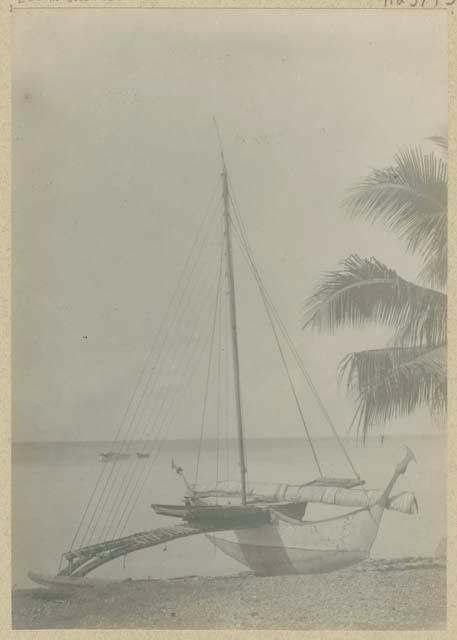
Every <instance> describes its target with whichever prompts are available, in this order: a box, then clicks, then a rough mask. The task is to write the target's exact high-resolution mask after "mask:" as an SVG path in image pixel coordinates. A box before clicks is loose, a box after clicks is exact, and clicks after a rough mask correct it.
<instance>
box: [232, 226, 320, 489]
mask: <svg viewBox="0 0 457 640" xmlns="http://www.w3.org/2000/svg"><path fill="white" fill-rule="evenodd" d="M234 228H235V237H236V238H237V240H238V242H239V246H240V248H242V246H241V243H242V239H241V236H239V231H238V229H236V227H235V226H234ZM245 257H247V258H248V256H247V254H245ZM253 275H254V278H255V274H253ZM259 291H260V295H261V298H262V301H263V304H264V307H265V311H266V312H267V316H268V320H269V322H270V326H271V329H272V332H273V336H274V338H275V341H276V346H277V347H278V351H279V354H280V356H281V360H282V363H283V366H284V370H285V372H286V375H287V378H288V380H289V385H290V389H291V391H292V394H293V397H294V400H295V404H296V406H297V411H298V413H299V416H300V418H301V421H302V424H303V427H304V429H305V433H306V437H307V440H308V443H309V446H310V447H311V451H312V454H313V458H314V462H315V464H316V467H317V469H318V471H319V474H320V476H321V478H322V477H323V473H322V468H321V465H320V464H319V459H318V457H317V453H316V449H315V447H314V444H313V440H312V438H311V434H310V432H309V429H308V425H307V423H306V420H305V416H304V415H303V410H302V408H301V405H300V401H299V399H298V395H297V391H296V389H295V385H294V382H293V380H292V376H291V375H290V371H289V367H288V364H287V360H286V358H285V356H284V352H283V349H282V346H281V342H280V340H279V336H278V333H277V330H276V327H275V323H274V321H273V317H272V314H271V311H270V309H269V306H268V304H267V301H266V298H265V295H264V293H263V291H262V289H261V288H260V287H259Z"/></svg>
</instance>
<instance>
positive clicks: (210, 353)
mask: <svg viewBox="0 0 457 640" xmlns="http://www.w3.org/2000/svg"><path fill="white" fill-rule="evenodd" d="M223 255H224V252H223V250H222V249H221V258H220V263H219V271H218V277H217V290H216V300H215V303H214V317H213V324H212V329H211V341H210V348H209V354H208V371H207V375H206V383H205V394H204V399H203V412H202V421H201V428H200V439H199V443H198V454H197V464H196V467H195V480H194V484H197V480H198V469H199V466H200V455H201V449H202V441H203V430H204V426H205V419H206V407H207V401H208V389H209V380H210V375H211V363H212V359H213V346H214V334H215V330H216V320H217V312H218V310H219V299H220V293H221V275H222V258H223Z"/></svg>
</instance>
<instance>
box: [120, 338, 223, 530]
mask: <svg viewBox="0 0 457 640" xmlns="http://www.w3.org/2000/svg"><path fill="white" fill-rule="evenodd" d="M209 340H210V336H209V335H208V336H207V338H206V339H205V340H203V344H202V348H201V349H200V350H199V351H198V353H197V361H198V360H199V359H200V358H201V357H202V355H203V353H204V350H205V347H206V344H208V343H209ZM190 364H192V361H189V365H190ZM185 373H187V371H186V372H184V373H183V375H182V376H181V381H180V383H179V384H180V385H181V384H182V381H183V379H184V374H185ZM177 395H178V394H177ZM180 398H182V394H180V395H178V400H179V399H180ZM171 424H172V421H170V422H169V423H168V425H167V427H166V429H165V435H167V434H168V432H169V430H170V427H171ZM162 429H163V424H162V425H161V427H160V431H159V435H161V433H162ZM164 441H165V440H164V437H162V438H161V439H160V440H159V442H158V446H157V449H156V452H155V456H154V458H153V459H152V464H150V465H149V466H148V467H147V468H146V474H145V475H143V480H142V483H141V486H140V487H139V491H137V490H136V489H137V488H138V485H137V486H136V487H135V489H134V491H133V494H132V495H135V493H136V497H135V499H134V501H133V502H132V504H131V507H130V511H129V513H128V515H127V519H126V520H125V522H124V524H123V526H122V529H121V532H120V534H121V535H122V534H123V533H124V531H125V528H126V527H127V524H128V522H129V520H130V517H131V515H132V513H133V511H134V509H135V507H136V505H137V503H138V500H139V498H140V495H141V494H142V492H143V489H144V486H145V484H146V482H147V480H148V478H149V476H150V474H151V471H152V469H153V464H154V462H155V461H156V460H157V458H158V456H159V454H160V452H161V450H162V446H163V443H164Z"/></svg>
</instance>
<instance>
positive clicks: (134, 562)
mask: <svg viewBox="0 0 457 640" xmlns="http://www.w3.org/2000/svg"><path fill="white" fill-rule="evenodd" d="M229 444H230V446H229V448H228V451H224V452H222V451H218V445H217V443H216V442H214V441H207V442H206V441H204V442H203V443H201V444H199V443H198V442H197V441H189V440H174V441H168V442H164V443H162V446H161V450H160V455H158V456H157V457H156V456H155V449H153V450H152V455H151V457H150V458H145V459H137V458H136V456H135V455H134V453H135V451H142V450H146V449H148V443H133V445H132V444H131V445H130V450H131V452H132V454H133V455H132V457H131V458H130V459H128V460H122V461H118V462H108V463H104V462H100V460H99V453H100V452H102V451H109V450H111V449H112V450H116V448H118V447H119V445H118V444H117V445H114V444H113V443H109V442H77V443H63V442H58V443H20V444H19V443H16V444H14V445H13V458H12V459H13V470H12V505H13V506H12V545H13V553H12V573H13V585H14V586H16V587H23V586H30V585H31V582H30V581H29V579H28V577H27V571H28V570H33V571H38V572H42V573H48V574H55V573H56V571H57V569H58V566H59V561H60V556H61V554H62V553H63V552H64V551H66V550H68V549H69V548H70V545H71V541H72V539H73V536H74V533H75V531H76V529H77V527H78V524H79V522H80V520H81V516H82V514H83V512H84V510H85V508H86V506H87V504H88V500H89V497H90V495H91V493H92V491H93V488H94V486H95V483H96V482H97V479H98V478H99V477H100V474H101V473H103V474H104V476H103V477H102V482H101V484H99V487H102V485H104V484H106V489H105V493H104V494H103V497H102V500H101V501H100V508H101V507H102V505H103V500H104V499H105V497H106V496H108V492H109V491H110V489H111V488H113V487H115V479H116V477H118V476H119V475H123V477H124V479H125V483H126V485H125V486H128V485H127V482H129V480H130V478H135V476H134V475H133V474H134V473H136V474H137V476H136V477H138V478H141V479H143V478H146V481H145V482H144V487H143V489H142V491H141V493H140V494H139V497H138V500H137V503H136V505H135V508H134V509H133V511H132V514H131V517H130V519H129V521H128V526H127V527H126V529H125V532H124V533H125V534H127V533H133V532H135V531H145V530H148V529H152V528H154V527H160V526H170V525H174V524H176V523H177V522H180V521H179V520H175V519H171V518H164V517H163V516H158V515H156V514H155V513H154V512H153V510H152V508H151V506H150V505H151V503H154V502H157V503H180V502H181V501H182V498H183V494H184V491H185V487H184V485H183V483H182V480H181V478H180V477H178V476H177V475H176V473H174V471H173V469H172V467H171V459H172V458H173V459H174V461H175V463H176V464H178V465H180V466H181V467H182V468H183V469H184V473H185V474H187V476H188V477H189V479H190V480H191V481H192V480H193V479H194V474H195V469H196V460H197V459H198V450H199V448H200V461H199V479H200V480H201V481H202V482H214V480H215V479H216V477H219V478H220V479H225V477H224V476H225V475H226V476H229V478H230V479H233V480H235V479H236V470H237V465H236V443H235V442H234V441H232V442H230V443H229ZM344 445H345V447H346V448H347V449H348V451H349V453H350V456H351V458H352V459H353V461H354V464H355V467H356V469H357V471H358V472H359V473H360V475H361V477H362V478H363V479H365V480H366V484H367V487H373V488H378V489H383V488H384V487H385V485H386V483H387V482H388V481H389V479H390V477H391V475H392V472H393V468H394V466H395V464H396V463H397V462H399V461H400V460H401V458H402V457H403V455H404V453H405V445H407V446H409V447H410V448H411V449H412V450H413V451H414V454H415V456H416V459H417V464H414V463H412V464H411V465H410V466H409V467H408V470H407V472H406V474H405V475H404V476H403V477H401V478H400V480H399V481H398V483H397V485H396V487H395V489H394V493H397V492H399V491H402V490H408V491H413V492H414V493H415V494H416V496H417V500H418V503H419V513H418V514H417V515H405V514H402V513H398V512H395V511H387V512H386V513H385V514H384V517H383V520H382V523H381V527H380V530H379V533H378V537H377V539H376V542H375V544H374V546H373V548H372V553H371V555H372V557H374V558H395V557H406V556H433V555H434V553H435V551H436V548H437V546H438V544H439V542H440V540H441V539H442V538H443V537H444V536H445V535H446V439H445V437H444V436H443V435H442V434H441V435H440V434H437V435H434V436H430V437H417V438H411V437H409V438H406V439H405V438H392V437H389V438H386V439H385V440H384V442H383V443H381V442H380V441H379V439H374V438H373V439H369V440H368V441H367V443H366V445H365V446H364V447H362V446H360V445H359V446H357V445H356V443H355V442H354V441H353V440H351V439H349V438H348V439H345V440H344ZM316 448H317V450H318V453H319V458H320V460H321V461H322V466H323V472H324V473H325V475H329V476H339V477H341V476H345V477H349V476H350V468H349V467H348V466H347V464H346V463H345V459H344V455H343V454H342V452H341V450H340V449H339V447H338V445H337V443H336V442H335V441H334V440H330V439H321V440H318V441H317V443H316ZM224 462H227V464H226V465H225V466H224ZM345 464H346V466H345ZM111 465H115V466H114V467H113V468H112V471H110V467H111ZM247 466H248V473H249V480H251V481H266V482H288V483H290V484H300V483H303V482H307V481H309V480H312V479H313V478H314V477H317V472H316V469H315V468H314V467H313V457H312V452H311V450H310V448H309V446H308V445H307V444H306V442H305V441H304V440H302V439H298V438H284V439H280V438H275V439H273V438H270V439H255V440H248V441H247ZM103 469H105V470H103ZM108 478H109V482H106V479H108ZM140 484H141V483H140ZM119 486H121V485H119ZM131 486H132V487H134V484H133V480H132V485H131ZM100 490H101V489H100ZM132 490H133V489H132ZM93 506H94V505H93ZM329 509H331V507H330V508H329ZM329 515H330V514H329ZM245 569H246V568H245V567H243V566H242V565H240V564H238V563H237V562H236V561H234V560H232V559H231V558H229V557H227V556H226V555H224V554H223V553H222V552H221V551H218V550H216V549H215V548H214V547H213V546H212V544H211V543H210V542H209V541H208V540H207V539H206V538H205V537H204V536H196V537H191V538H184V539H181V540H176V541H174V542H172V543H169V544H167V545H166V546H157V547H153V548H149V549H144V550H142V551H138V552H135V553H132V554H131V555H129V556H127V557H125V558H119V559H116V560H114V561H112V562H110V563H108V564H106V565H104V566H102V567H100V568H99V569H97V570H96V571H95V572H94V573H93V574H92V575H93V576H94V577H103V578H142V579H148V578H166V577H177V576H184V575H223V574H231V573H237V572H239V571H243V570H245Z"/></svg>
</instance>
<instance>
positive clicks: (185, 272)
mask: <svg viewBox="0 0 457 640" xmlns="http://www.w3.org/2000/svg"><path fill="white" fill-rule="evenodd" d="M216 190H217V185H216V186H215V188H214V189H213V192H212V195H211V198H210V201H209V205H208V207H207V210H206V212H205V214H204V216H203V219H202V221H201V223H200V225H199V227H198V229H197V232H196V235H195V237H194V241H193V243H192V246H191V249H190V251H189V253H188V255H187V258H186V260H185V262H184V265H183V268H182V270H181V273H180V276H179V278H178V282H177V284H176V286H175V289H174V291H173V294H172V296H171V298H170V301H169V303H168V306H167V309H166V312H165V314H164V316H163V320H162V322H161V325H160V327H159V330H158V332H157V334H156V337H155V339H154V341H153V343H152V345H151V347H150V350H149V353H148V356H147V359H146V364H145V366H144V367H143V370H142V372H141V374H140V379H139V381H138V383H137V385H136V388H135V391H134V394H133V396H132V398H131V400H130V402H129V406H128V410H127V411H126V412H125V414H124V417H123V420H122V422H121V425H120V426H119V429H118V431H117V434H116V437H115V441H116V440H118V438H119V436H120V432H121V430H122V428H123V427H124V426H125V423H126V420H127V417H128V414H129V410H130V408H131V407H132V406H133V400H134V399H135V397H136V394H137V391H138V389H139V388H140V387H141V386H142V385H141V383H142V382H145V385H144V387H143V392H142V394H141V398H140V400H139V402H138V404H137V407H136V410H135V413H134V416H135V415H136V413H137V411H138V407H139V405H140V403H141V401H142V399H143V398H144V394H145V391H146V389H147V387H148V385H149V381H150V378H151V376H152V372H153V371H154V368H153V369H152V370H151V371H150V372H149V376H148V377H145V374H146V371H147V369H148V366H149V364H150V360H151V357H152V356H153V355H154V352H155V350H156V347H157V346H159V345H160V342H161V341H162V342H163V339H164V338H163V332H164V329H165V327H166V326H167V322H168V318H169V316H170V314H171V310H172V308H173V306H174V305H175V303H176V301H177V300H179V301H178V305H179V304H180V302H181V300H182V296H183V295H184V292H183V291H181V296H179V293H180V289H181V286H182V285H183V283H184V282H185V279H186V276H188V275H189V264H190V263H191V260H192V259H193V257H194V254H195V250H196V249H197V251H198V253H197V258H196V260H197V261H198V258H199V255H200V252H201V246H202V245H201V246H200V249H199V248H198V245H199V243H200V241H201V234H202V231H203V229H204V227H205V225H206V224H207V223H208V221H210V223H209V227H208V230H209V229H210V228H211V221H212V220H213V219H214V218H215V212H214V210H213V208H212V206H211V205H212V203H213V200H214V196H215V193H216ZM211 214H212V215H211ZM185 286H188V285H185ZM184 291H185V288H184ZM178 296H179V297H178ZM156 357H160V354H159V355H158V356H156ZM131 425H132V419H131V421H130V428H131ZM130 428H129V429H128V431H127V434H125V436H124V438H126V436H127V435H128V433H129V431H130ZM124 445H125V440H124V443H123V446H121V451H120V452H122V450H123V449H124ZM118 462H119V461H118V460H114V461H113V462H112V463H111V467H110V472H109V474H108V478H107V479H106V481H105V484H104V487H103V489H102V492H101V495H100V496H99V499H98V501H97V504H96V506H95V508H94V511H93V514H92V517H91V519H90V522H89V524H88V525H87V527H86V533H85V534H84V535H83V537H82V539H81V542H80V544H81V545H83V544H84V542H85V539H86V538H87V532H88V531H89V530H90V527H91V525H92V522H93V518H94V517H95V514H96V512H97V510H98V508H99V506H100V504H101V500H102V499H103V497H104V495H105V493H106V487H107V486H108V483H109V481H110V479H111V477H112V475H113V473H114V471H115V470H116V469H117V464H118ZM105 469H106V467H104V468H103V470H102V473H101V474H100V477H99V479H98V481H97V484H96V487H95V488H94V491H93V492H92V495H91V497H90V499H89V502H88V504H87V507H86V509H85V511H84V514H83V517H82V518H81V522H80V525H79V527H78V529H77V532H76V534H75V536H74V539H73V542H72V547H71V548H73V546H74V544H75V542H76V539H77V536H78V534H79V533H80V531H81V528H82V525H83V522H84V518H85V517H86V515H87V513H88V511H89V507H90V503H91V502H92V501H93V499H94V497H95V494H96V490H97V488H98V486H99V485H100V482H101V480H102V477H103V474H104V471H105Z"/></svg>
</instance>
